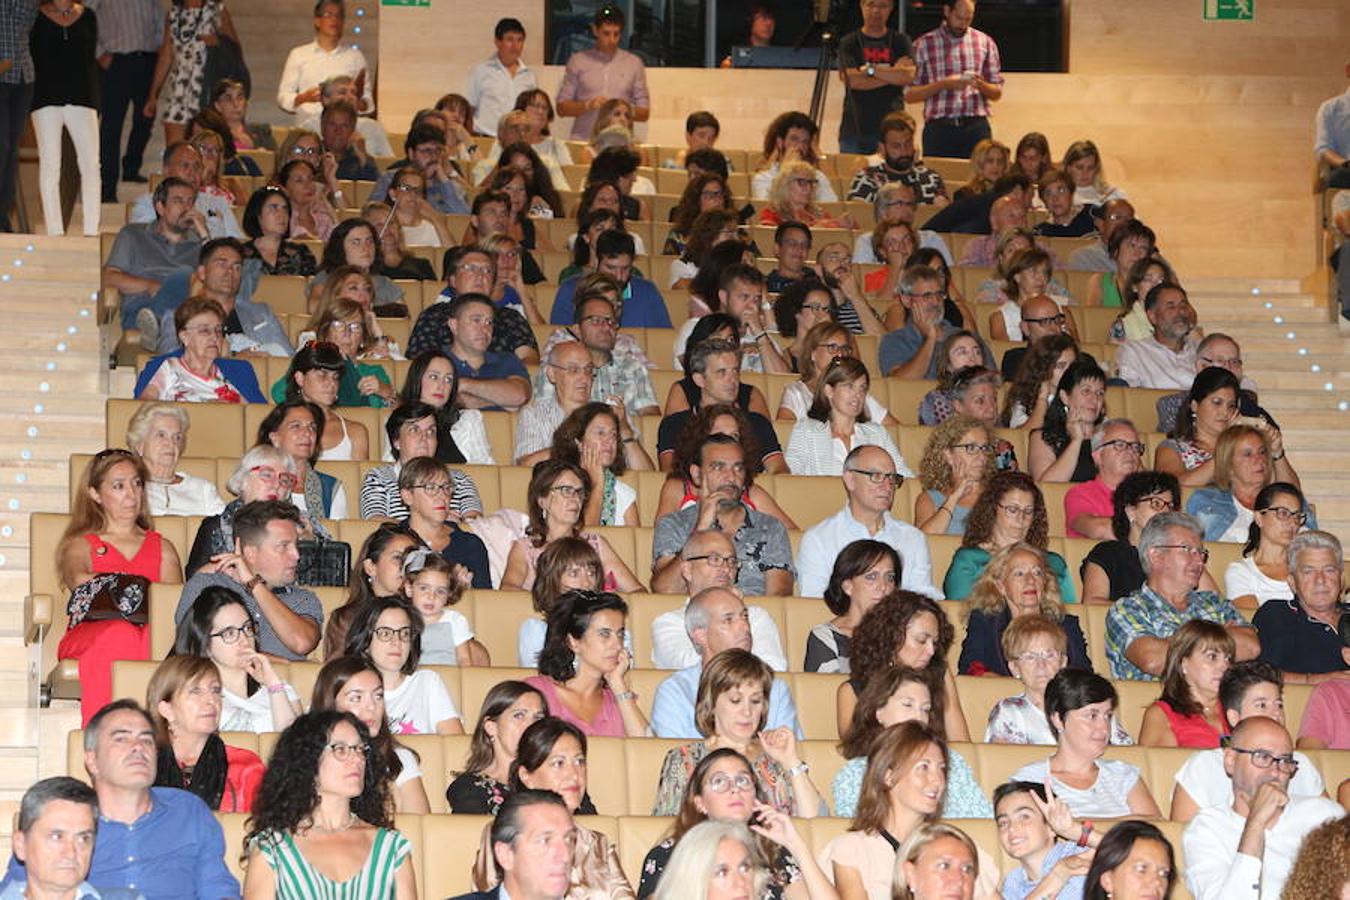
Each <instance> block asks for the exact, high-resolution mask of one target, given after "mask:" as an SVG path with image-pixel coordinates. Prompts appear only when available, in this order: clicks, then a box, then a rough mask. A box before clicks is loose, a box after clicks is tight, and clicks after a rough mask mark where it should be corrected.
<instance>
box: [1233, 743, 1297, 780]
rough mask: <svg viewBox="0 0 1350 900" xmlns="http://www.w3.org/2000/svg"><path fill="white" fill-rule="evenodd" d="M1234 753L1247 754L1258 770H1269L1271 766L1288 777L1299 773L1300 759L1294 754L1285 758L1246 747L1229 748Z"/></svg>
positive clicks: (1287, 754) (1288, 754)
mask: <svg viewBox="0 0 1350 900" xmlns="http://www.w3.org/2000/svg"><path fill="white" fill-rule="evenodd" d="M1228 749H1229V750H1232V751H1233V752H1234V753H1245V754H1247V755H1248V756H1250V757H1251V758H1252V765H1254V766H1256V767H1257V768H1258V769H1269V768H1270V767H1271V766H1275V767H1277V768H1278V769H1279V770H1280V771H1281V772H1283V773H1284V774H1286V775H1293V774H1294V773H1295V772H1297V771H1298V759H1297V757H1295V756H1294V754H1292V753H1286V754H1285V755H1283V756H1276V755H1275V754H1274V753H1271V752H1270V751H1269V750H1248V749H1247V748H1246V747H1231V746H1230V747H1229V748H1228Z"/></svg>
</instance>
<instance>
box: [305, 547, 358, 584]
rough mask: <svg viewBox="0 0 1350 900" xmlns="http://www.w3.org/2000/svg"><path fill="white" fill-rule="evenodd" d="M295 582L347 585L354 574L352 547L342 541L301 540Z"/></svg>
mask: <svg viewBox="0 0 1350 900" xmlns="http://www.w3.org/2000/svg"><path fill="white" fill-rule="evenodd" d="M297 546H298V547H299V550H300V562H299V564H298V565H297V566H296V570H295V583H296V584H299V585H304V586H305V587H346V586H347V581H348V580H349V579H350V578H351V574H352V547H351V544H347V543H344V542H342V541H299V542H298V543H297Z"/></svg>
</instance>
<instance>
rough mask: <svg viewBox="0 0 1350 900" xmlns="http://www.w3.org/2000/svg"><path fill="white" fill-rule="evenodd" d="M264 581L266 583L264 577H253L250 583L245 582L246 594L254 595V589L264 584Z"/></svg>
mask: <svg viewBox="0 0 1350 900" xmlns="http://www.w3.org/2000/svg"><path fill="white" fill-rule="evenodd" d="M263 581H264V579H263V577H262V576H261V575H254V576H253V577H252V578H250V579H249V580H248V581H245V582H244V593H245V594H252V593H253V589H254V588H255V587H257V586H258V585H260V584H262V583H263Z"/></svg>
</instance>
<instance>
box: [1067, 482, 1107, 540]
mask: <svg viewBox="0 0 1350 900" xmlns="http://www.w3.org/2000/svg"><path fill="white" fill-rule="evenodd" d="M1115 493H1116V491H1115V488H1109V487H1107V486H1106V485H1105V484H1104V483H1103V482H1102V480H1101V479H1100V478H1094V479H1092V480H1091V481H1084V482H1082V483H1080V484H1075V485H1074V486H1073V487H1071V488H1069V490H1068V493H1066V494H1065V495H1064V533H1065V534H1066V535H1068V536H1069V537H1075V538H1080V537H1087V535H1084V534H1079V533H1078V532H1077V531H1074V528H1073V520H1074V519H1076V518H1078V517H1079V516H1081V515H1089V516H1107V517H1110V515H1111V514H1112V513H1113V512H1114V511H1115V510H1114V507H1113V506H1112V502H1111V498H1112V497H1113V496H1114V495H1115Z"/></svg>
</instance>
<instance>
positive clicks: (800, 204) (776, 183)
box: [759, 160, 855, 228]
mask: <svg viewBox="0 0 1350 900" xmlns="http://www.w3.org/2000/svg"><path fill="white" fill-rule="evenodd" d="M816 187H817V185H816V168H815V166H813V165H811V164H810V163H807V162H802V161H801V160H789V161H788V162H785V163H783V165H782V166H781V167H780V168H779V170H778V175H777V177H775V178H774V180H773V184H772V186H771V187H770V188H769V203H768V205H767V206H765V207H764V208H763V209H762V210H760V213H759V224H761V225H781V224H783V223H784V222H801V223H802V224H803V225H806V226H807V227H808V228H853V227H854V226H855V223H854V221H853V217H852V216H849V215H844V216H843V217H841V218H835V217H834V216H831V215H829V214H828V213H826V212H825V211H824V210H823V209H821V208H820V206H819V204H817V203H816Z"/></svg>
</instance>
